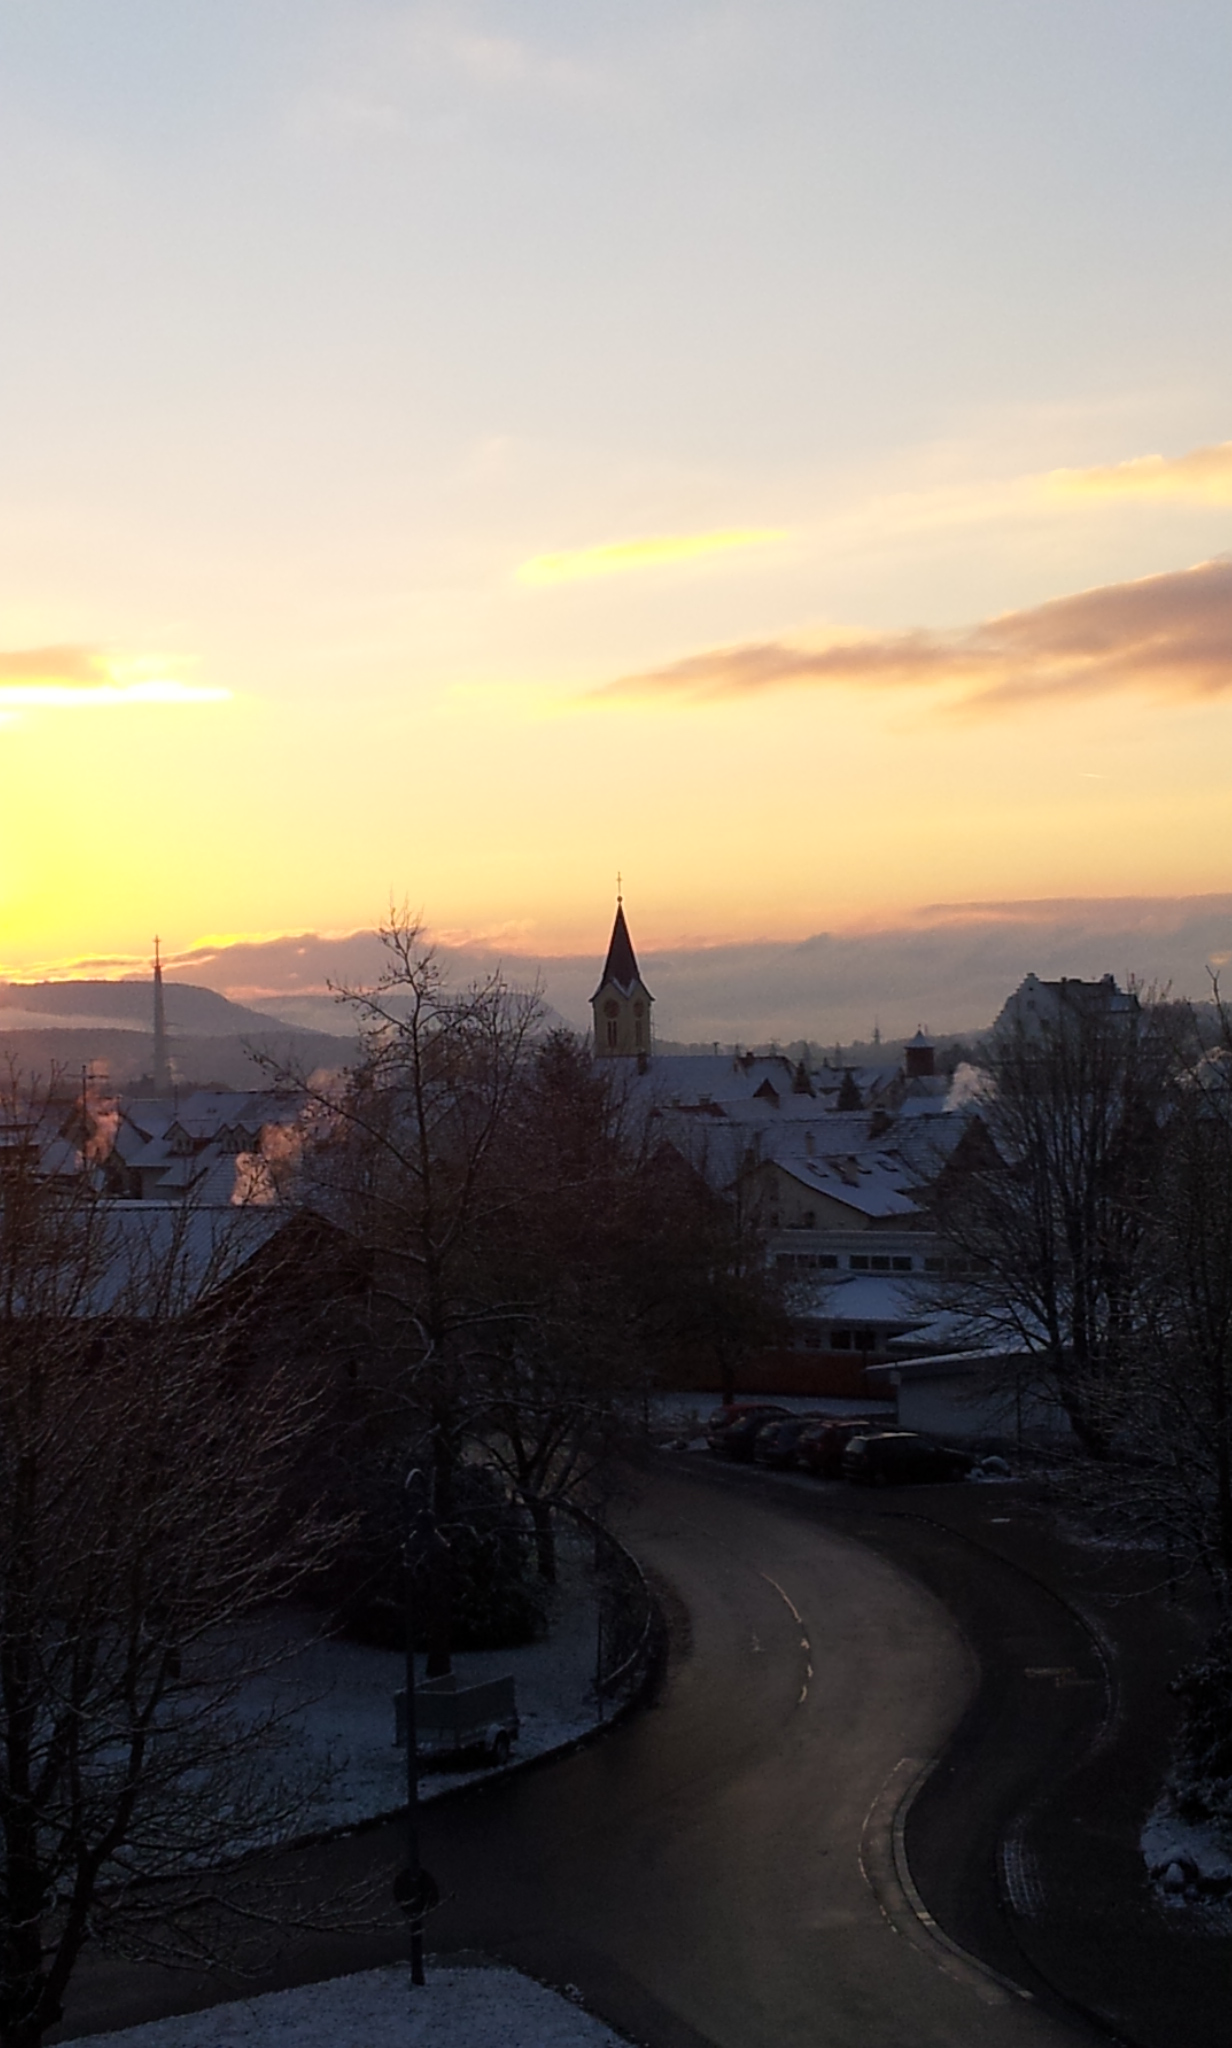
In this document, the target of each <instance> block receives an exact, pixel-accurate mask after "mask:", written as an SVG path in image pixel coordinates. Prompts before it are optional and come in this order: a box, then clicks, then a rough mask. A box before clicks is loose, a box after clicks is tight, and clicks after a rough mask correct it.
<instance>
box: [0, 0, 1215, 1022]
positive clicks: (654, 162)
mask: <svg viewBox="0 0 1232 2048" xmlns="http://www.w3.org/2000/svg"><path fill="white" fill-rule="evenodd" d="M1230 84H1232V11H1230V10H1229V9H1228V8H1227V6H1226V4H1223V0H1220V4H1215V0H998V4H997V5H996V6H995V7H990V6H989V5H988V4H987V0H927V4H921V0H749V4H745V0H653V4H651V0H588V4H587V5H586V6H584V7H578V6H577V5H576V4H575V0H572V4H571V0H503V4H496V0H473V4H471V0H458V4H453V5H450V4H435V5H420V4H414V0H404V4H397V0H177V4H176V5H175V6H174V7H168V6H166V5H165V4H164V0H108V4H107V6H106V7H100V6H99V5H98V4H97V0H0V303H2V304H3V306H4V309H5V311H4V318H3V320H2V321H0V451H2V452H0V777H2V780H0V789H2V791H3V795H2V798H0V974H6V975H9V976H12V977H14V978H20V977H23V976H34V975H38V974H44V973H68V972H84V971H87V968H86V966H85V965H84V964H83V963H102V966H103V971H105V972H116V973H120V972H123V971H127V970H128V969H130V968H131V966H132V965H133V963H134V962H135V961H137V960H140V959H143V958H144V957H145V956H146V955H147V954H148V951H149V949H150V944H151V938H152V935H153V933H154V932H155V931H158V932H160V933H161V935H162V936H163V939H164V942H165V944H166V945H167V947H168V949H169V951H170V953H171V956H172V957H173V958H183V959H191V958H195V957H199V956H201V955H202V954H203V953H211V954H218V953H225V952H226V950H227V948H228V947H229V946H231V945H235V946H236V947H237V948H238V952H239V954H242V955H243V957H244V959H245V960H250V958H251V955H252V950H253V946H254V944H257V945H259V944H260V943H261V942H264V943H265V944H266V946H267V949H268V950H267V956H266V957H267V959H268V961H269V962H270V963H273V962H274V961H275V960H276V959H278V958H281V957H282V955H283V953H285V951H286V948H285V947H284V946H282V944H281V942H282V940H283V938H284V935H287V934H303V933H313V934H321V935H325V936H326V937H328V935H330V934H346V933H351V932H355V931H357V930H363V929H366V928H370V927H371V926H373V925H374V924H376V923H377V922H378V921H379V920H380V918H381V916H382V915H383V913H384V912H385V911H386V910H387V908H388V906H389V904H390V903H391V901H392V902H395V903H401V902H403V901H405V902H406V903H407V904H409V905H410V907H411V908H412V909H413V910H414V911H416V912H418V913H421V914H422V915H423V917H424V918H425V919H426V920H427V922H428V924H429V926H430V927H431V929H432V930H433V931H434V932H435V933H437V934H439V935H440V936H441V938H442V939H443V940H444V941H445V942H446V943H449V944H470V945H477V946H480V947H487V948H497V949H501V950H502V951H503V952H504V953H505V954H507V955H509V956H510V957H513V958H517V957H519V956H523V955H525V956H533V957H534V958H536V959H539V958H543V959H551V958H552V957H554V956H566V955H569V956H572V955H583V954H593V953H594V952H595V951H599V952H601V950H602V946H603V944H604V942H605V939H606V933H607V930H608V926H609V923H610V917H611V911H612V903H613V897H614V894H615V885H616V876H617V873H618V872H619V873H620V874H622V876H623V883H624V890H625V900H626V905H627V908H628V910H629V915H630V918H631V920H632V921H633V925H634V931H635V936H636V937H637V939H638V943H639V946H640V947H641V948H643V949H644V950H647V951H648V952H650V953H655V952H659V953H662V954H665V955H666V954H671V955H672V957H676V956H677V955H681V956H683V955H687V954H691V953H694V952H696V951H697V950H698V949H710V950H713V949H719V950H720V951H721V950H722V949H724V948H729V949H730V948H733V947H736V948H739V947H748V946H759V945H763V944H769V945H771V946H774V945H780V946H781V945H787V946H791V945H796V944H800V943H803V942H805V941H807V940H809V939H810V938H811V937H813V936H815V935H817V934H820V933H828V934H834V935H838V936H839V937H840V938H841V939H842V940H843V941H844V943H846V942H848V941H850V942H851V943H855V942H856V941H858V940H860V939H861V937H862V936H863V937H867V936H868V935H869V934H873V935H875V934H877V933H897V932H902V933H907V934H910V933H911V932H913V931H916V930H918V929H922V928H923V926H924V925H926V924H927V922H928V919H927V918H926V917H925V916H924V913H923V912H922V911H921V908H920V907H921V906H932V907H933V909H932V910H931V911H930V912H929V915H930V916H934V918H935V907H936V906H947V905H971V904H977V905H989V906H1009V909H1008V910H1006V911H1005V913H1004V916H1005V917H1006V918H1008V919H1009V921H1010V923H1011V924H1013V923H1014V921H1015V916H1016V913H1015V911H1014V906H1015V905H1021V904H1027V903H1040V902H1047V903H1054V902H1064V901H1067V900H1070V899H1073V900H1074V901H1075V902H1081V903H1082V904H1084V905H1089V904H1091V903H1095V904H1099V903H1100V902H1101V901H1107V902H1108V903H1109V905H1110V906H1113V905H1114V904H1119V905H1125V904H1126V903H1128V904H1130V905H1135V904H1136V905H1138V906H1139V907H1140V909H1141V915H1142V916H1143V917H1145V918H1146V919H1147V921H1148V922H1149V921H1150V919H1151V918H1152V917H1155V918H1156V920H1157V921H1158V917H1160V916H1164V917H1165V918H1166V916H1167V914H1168V913H1167V905H1168V904H1169V903H1173V904H1176V903H1181V902H1182V901H1184V900H1188V899H1197V898H1215V897H1217V896H1218V895H1219V894H1220V892H1223V891H1225V890H1226V889H1227V888H1228V887H1229V861H1228V851H1229V819H1230V815H1232V807H1230V801H1229V800H1230V797H1232V745H1230V742H1232V390H1230V388H1229V387H1230V384H1232V369H1230V367H1229V366H1230V364H1232V347H1230V343H1232V322H1230V318H1229V314H1230V311H1232V261H1229V256H1230V254H1232V250H1230V246H1229V245H1230V241H1232V124H1229V121H1228V119H1227V105H1228V93H1229V86H1230ZM964 914H965V913H964ZM990 914H991V913H990ZM1000 914H1001V913H998V915H1000ZM1127 914H1129V913H1123V912H1122V911H1121V910H1115V911H1114V910H1113V909H1112V908H1111V907H1110V912H1109V915H1110V918H1111V920H1112V924H1111V927H1110V928H1115V929H1118V930H1119V929H1120V928H1121V925H1122V924H1124V919H1125V915H1127ZM1086 915H1087V913H1086V912H1085V911H1084V912H1083V916H1086ZM1177 917H1179V918H1180V921H1181V922H1182V923H1183V922H1184V917H1185V914H1184V913H1182V912H1178V913H1177ZM1118 920H1120V923H1118ZM1174 921H1175V920H1174ZM994 922H995V919H994ZM1019 922H1021V920H1019ZM1131 922H1132V916H1131ZM1216 936H1218V934H1216ZM1208 943H1213V942H1209V941H1208ZM1026 964H1030V963H1029V962H1028V963H1026ZM1192 964H1193V968H1194V974H1195V977H1196V978H1200V975H1201V967H1202V961H1201V959H1200V957H1199V956H1198V954H1195V958H1194V962H1193V963H1192ZM1105 965H1114V966H1117V967H1120V966H1121V965H1122V963H1121V962H1119V961H1116V962H1105V961H1104V960H1102V959H1096V958H1094V957H1091V958H1090V959H1088V958H1086V957H1076V958H1075V959H1074V960H1073V961H1072V963H1071V966H1070V970H1069V971H1073V972H1079V973H1081V972H1097V971H1103V969H1104V966H1105ZM277 985H278V984H277V983H276V982H271V984H270V986H271V987H276V986H277ZM716 1028H717V1026H716ZM801 1028H802V1029H803V1028H806V1027H805V1025H804V1024H802V1025H801ZM702 1035H709V1034H705V1033H703V1034H702Z"/></svg>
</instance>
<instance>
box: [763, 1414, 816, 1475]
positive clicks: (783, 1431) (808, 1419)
mask: <svg viewBox="0 0 1232 2048" xmlns="http://www.w3.org/2000/svg"><path fill="white" fill-rule="evenodd" d="M817 1419H818V1418H817V1416H815V1415H784V1416H783V1418H782V1419H781V1421H776V1420H774V1419H773V1418H772V1419H771V1420H770V1421H769V1422H763V1424H762V1426H761V1428H760V1429H759V1430H758V1432H757V1434H756V1436H755V1437H754V1439H753V1463H754V1464H755V1465H769V1466H770V1467H771V1468H772V1469H773V1470H775V1471H784V1470H786V1468H787V1466H789V1465H794V1464H795V1462H796V1447H797V1445H798V1444H799V1441H800V1438H801V1436H802V1435H803V1434H804V1432H805V1430H806V1429H809V1428H811V1427H812V1425H813V1424H814V1423H815V1422H816V1421H817Z"/></svg>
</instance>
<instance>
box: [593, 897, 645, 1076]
mask: <svg viewBox="0 0 1232 2048" xmlns="http://www.w3.org/2000/svg"><path fill="white" fill-rule="evenodd" d="M653 1001H654V997H653V996H652V995H651V993H650V990H649V989H648V988H647V987H646V984H645V982H644V981H643V980H642V977H641V973H640V972H639V969H638V964H637V956H636V954H635V953H634V951H633V941H632V939H631V938H630V937H629V927H628V925H627V924H626V922H625V909H624V898H623V896H622V895H621V894H620V893H619V892H618V893H617V897H616V922H615V923H614V925H613V926H612V937H611V943H610V944H609V946H608V949H607V959H606V961H605V962H604V967H603V973H602V975H601V976H600V978H599V986H598V988H597V989H596V990H595V992H594V994H593V996H592V997H591V999H590V1007H591V1010H592V1012H593V1015H594V1020H595V1052H596V1053H597V1054H598V1055H599V1057H600V1058H601V1059H639V1058H640V1059H645V1058H646V1057H647V1056H648V1054H649V1052H650V1005H651V1003H652V1002H653Z"/></svg>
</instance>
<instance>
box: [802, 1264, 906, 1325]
mask: <svg viewBox="0 0 1232 2048" xmlns="http://www.w3.org/2000/svg"><path fill="white" fill-rule="evenodd" d="M791 1306H792V1314H793V1315H794V1316H795V1317H797V1318H798V1319H800V1320H807V1321H809V1322H823V1323H870V1324H877V1325H879V1326H880V1327H881V1328H883V1329H898V1330H909V1329H912V1328H914V1327H915V1326H916V1324H918V1323H920V1322H921V1321H922V1320H923V1318H924V1313H925V1311H924V1308H923V1306H922V1304H921V1301H920V1298H919V1296H918V1294H916V1293H915V1292H914V1291H913V1289H912V1285H911V1282H910V1280H909V1279H907V1278H906V1277H905V1276H900V1275H898V1274H894V1275H890V1274H888V1273H886V1274H882V1273H839V1274H836V1275H835V1277H834V1278H833V1279H832V1280H831V1279H823V1280H818V1281H812V1280H810V1281H804V1282H798V1283H796V1284H795V1285H794V1286H793V1288H792V1293H791Z"/></svg>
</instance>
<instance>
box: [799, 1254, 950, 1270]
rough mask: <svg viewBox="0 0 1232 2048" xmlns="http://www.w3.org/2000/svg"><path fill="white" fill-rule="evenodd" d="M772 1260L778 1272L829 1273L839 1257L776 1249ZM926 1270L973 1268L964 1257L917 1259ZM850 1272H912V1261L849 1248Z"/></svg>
mask: <svg viewBox="0 0 1232 2048" xmlns="http://www.w3.org/2000/svg"><path fill="white" fill-rule="evenodd" d="M774 1263H775V1265H776V1267H777V1268H778V1270H779V1272H780V1273H816V1272H822V1273H833V1272H835V1271H836V1270H837V1268H838V1266H839V1264H840V1260H839V1257H838V1254H837V1253H836V1252H778V1253H776V1255H775V1260H774ZM919 1263H920V1265H921V1266H922V1267H923V1270H924V1271H925V1272H926V1273H945V1274H948V1275H950V1276H953V1275H954V1274H958V1273H970V1272H972V1271H973V1270H974V1268H973V1266H972V1264H971V1261H970V1260H968V1259H921V1260H920V1262H919ZM847 1267H848V1271H849V1272H852V1273H914V1272H915V1271H916V1261H915V1259H913V1258H912V1257H911V1256H910V1255H909V1254H908V1253H905V1252H851V1253H849V1255H848V1259H847Z"/></svg>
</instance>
